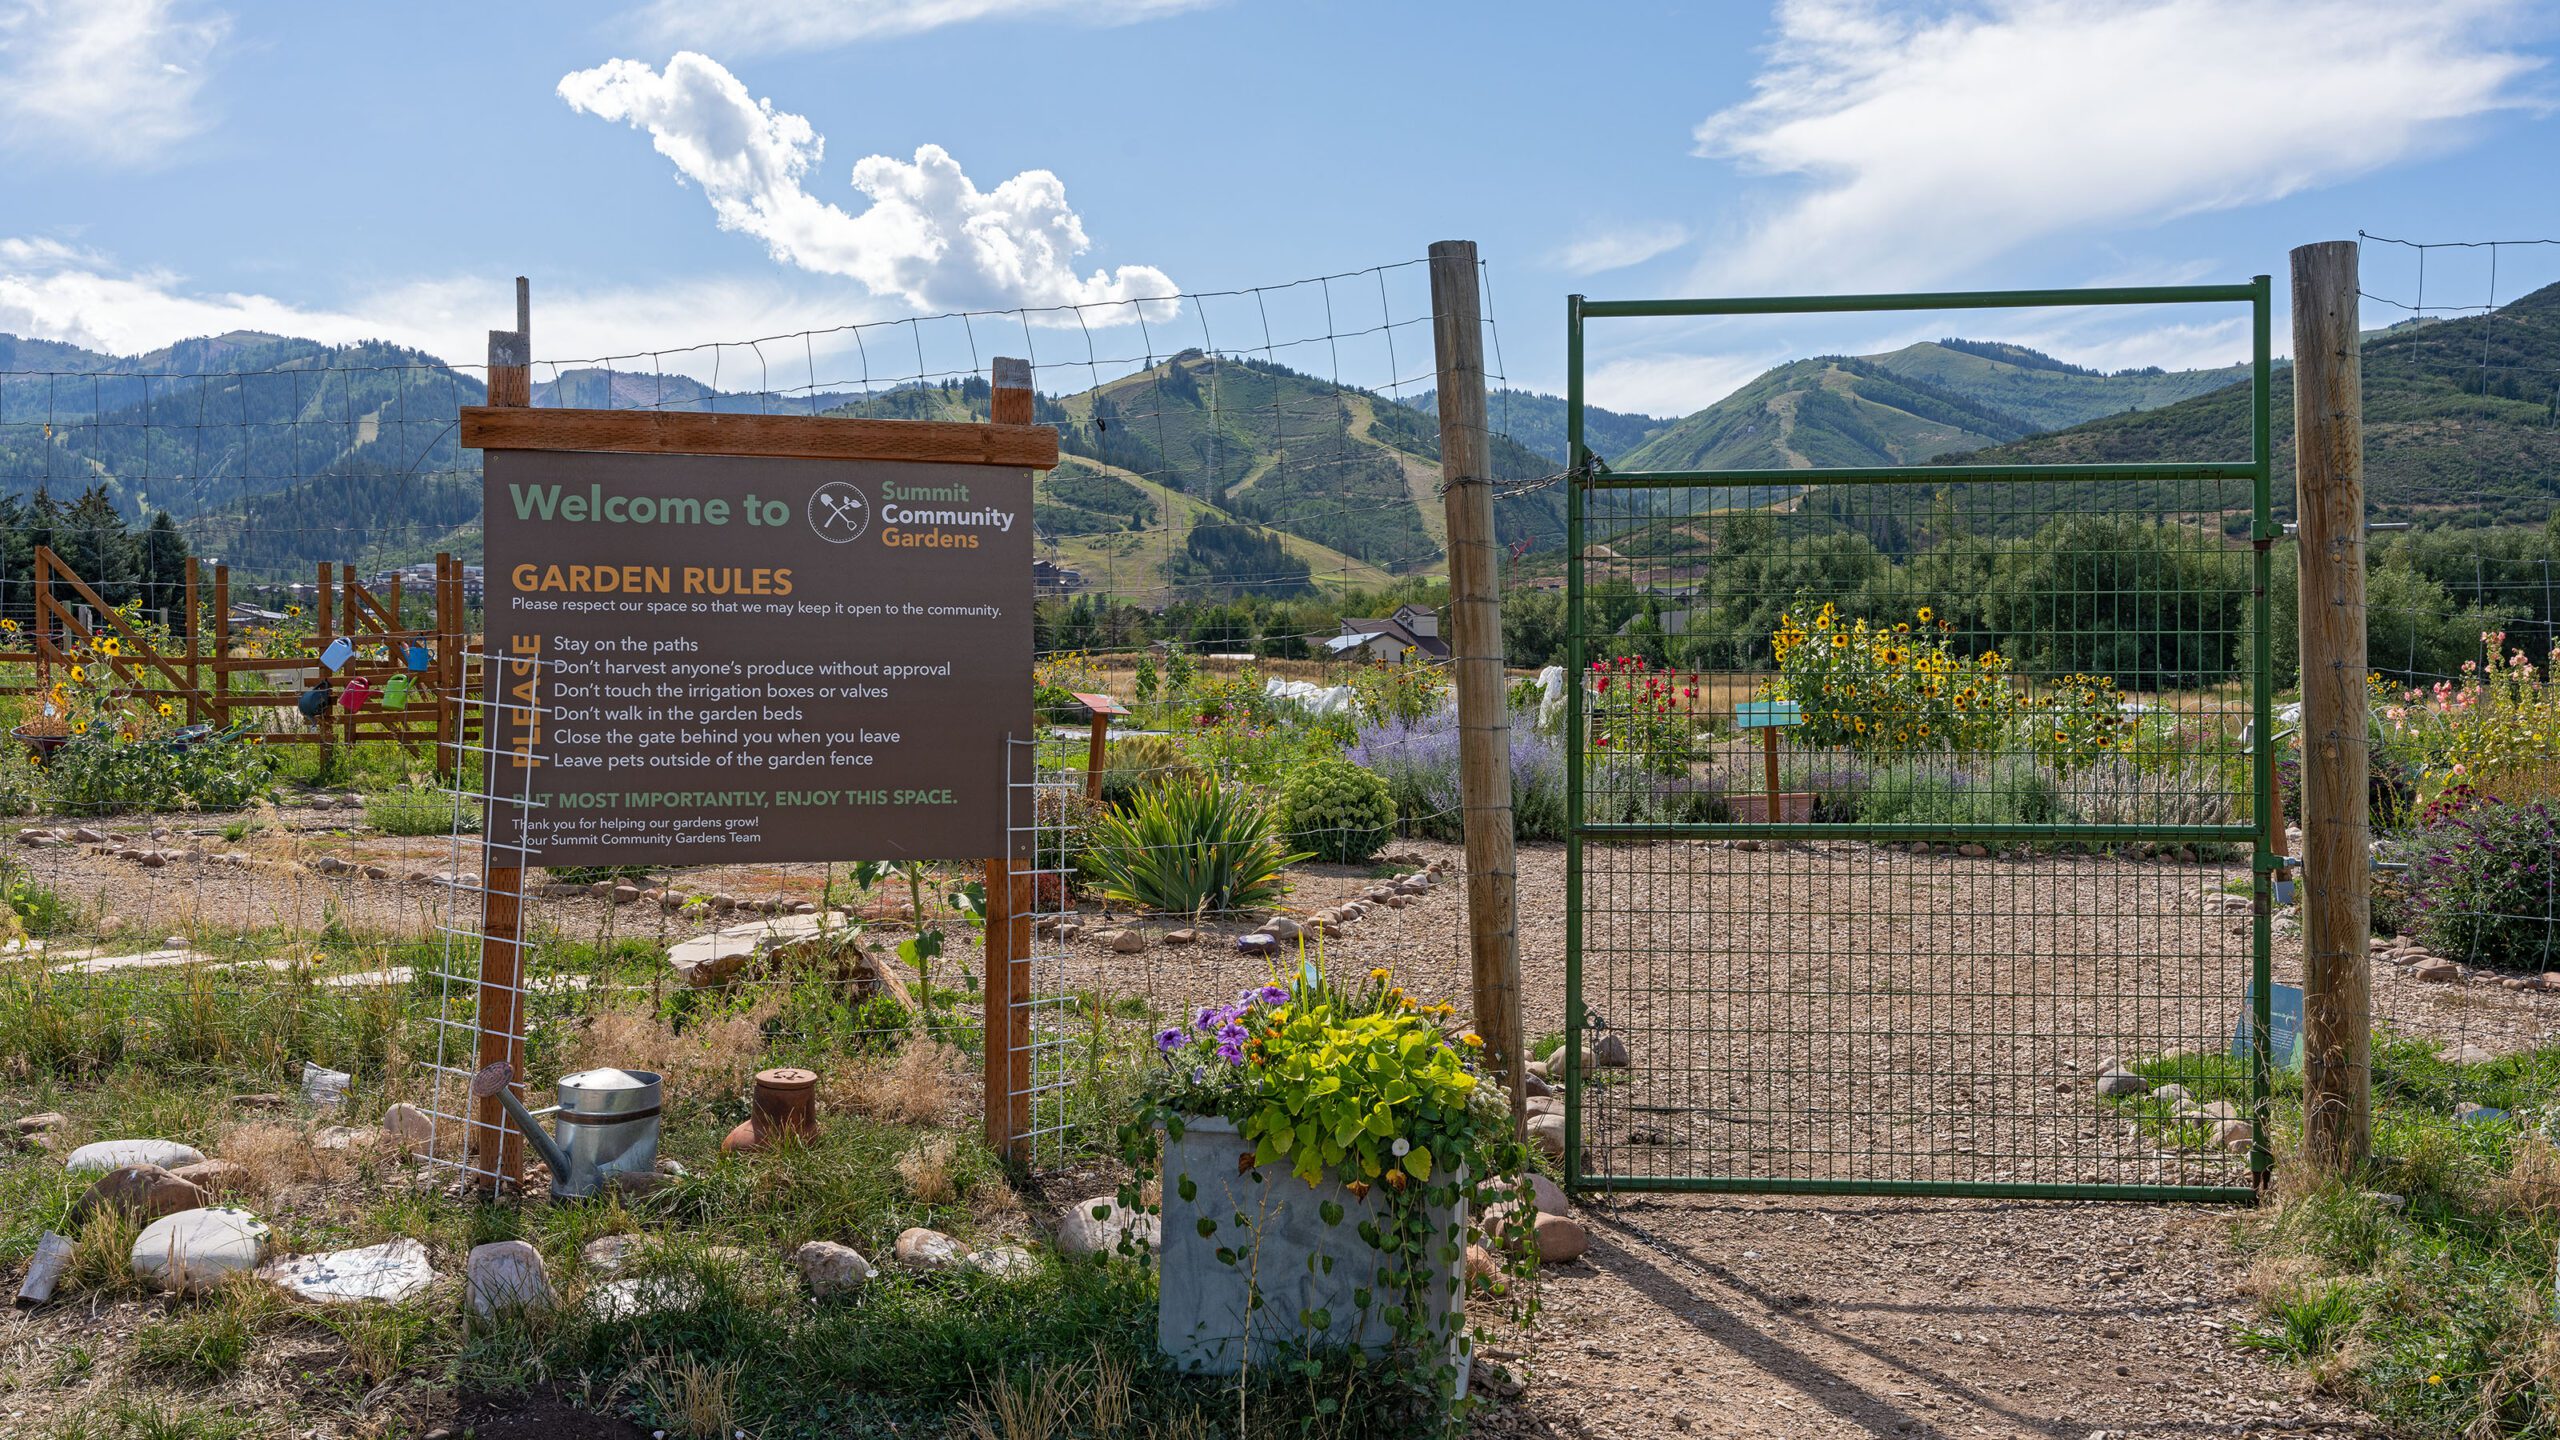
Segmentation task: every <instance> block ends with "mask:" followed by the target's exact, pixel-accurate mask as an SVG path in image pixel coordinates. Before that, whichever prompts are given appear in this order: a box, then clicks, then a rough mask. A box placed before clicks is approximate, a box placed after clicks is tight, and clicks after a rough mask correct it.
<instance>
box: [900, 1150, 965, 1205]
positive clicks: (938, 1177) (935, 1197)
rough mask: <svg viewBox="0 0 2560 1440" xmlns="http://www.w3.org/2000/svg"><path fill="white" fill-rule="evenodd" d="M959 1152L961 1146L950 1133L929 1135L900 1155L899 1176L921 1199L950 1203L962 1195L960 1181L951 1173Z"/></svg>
mask: <svg viewBox="0 0 2560 1440" xmlns="http://www.w3.org/2000/svg"><path fill="white" fill-rule="evenodd" d="M959 1155H960V1147H959V1145H958V1144H957V1143H956V1142H954V1141H953V1140H952V1138H951V1137H950V1136H948V1135H927V1136H925V1137H924V1138H922V1139H920V1140H918V1141H917V1142H916V1143H915V1147H914V1148H913V1149H911V1150H909V1151H907V1153H906V1154H904V1155H901V1156H899V1157H898V1178H899V1179H900V1180H901V1181H904V1182H905V1184H906V1187H907V1193H908V1194H909V1195H912V1196H914V1197H915V1198H916V1199H917V1200H918V1201H920V1202H922V1203H924V1204H927V1205H947V1204H949V1203H950V1202H952V1201H954V1200H957V1199H959V1198H960V1186H959V1182H958V1179H957V1177H955V1176H954V1175H953V1173H952V1171H953V1170H954V1168H955V1167H956V1162H957V1161H958V1159H959Z"/></svg>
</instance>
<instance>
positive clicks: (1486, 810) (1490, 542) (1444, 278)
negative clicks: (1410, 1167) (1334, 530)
mask: <svg viewBox="0 0 2560 1440" xmlns="http://www.w3.org/2000/svg"><path fill="white" fill-rule="evenodd" d="M1476 284H1477V278H1476V246H1475V242H1474V241H1472V240H1443V241H1439V242H1437V243H1435V244H1434V245H1432V247H1431V334H1432V341H1433V346H1434V348H1435V349H1436V350H1437V352H1438V356H1439V372H1440V375H1439V379H1440V399H1439V404H1440V476H1441V497H1442V503H1443V505H1444V506H1445V508H1446V512H1447V516H1448V525H1449V637H1450V649H1451V651H1452V652H1453V654H1454V656H1455V662H1456V663H1455V669H1456V671H1457V688H1458V767H1459V783H1460V787H1461V796H1462V799H1461V802H1460V803H1461V807H1462V810H1463V815H1464V820H1465V831H1466V843H1467V927H1468V932H1469V935H1468V938H1469V949H1470V951H1471V953H1472V955H1473V957H1474V975H1475V1005H1474V1009H1475V1022H1476V1030H1477V1032H1478V1033H1479V1034H1481V1035H1482V1036H1483V1037H1484V1046H1485V1049H1484V1053H1485V1061H1486V1063H1487V1064H1489V1065H1491V1066H1492V1067H1493V1072H1494V1073H1495V1074H1496V1075H1499V1076H1501V1077H1502V1079H1503V1083H1504V1085H1505V1086H1507V1087H1508V1088H1509V1090H1510V1092H1511V1117H1512V1124H1513V1125H1514V1126H1515V1127H1516V1126H1518V1125H1520V1124H1522V1123H1523V1122H1524V1117H1525V1112H1526V1108H1527V1099H1526V1096H1525V1095H1524V1094H1523V1091H1522V1082H1523V1077H1524V1076H1525V1075H1526V1074H1527V1071H1526V1070H1524V1069H1523V1068H1522V1064H1521V1062H1522V1061H1524V1060H1525V1059H1527V1058H1528V1057H1527V1056H1526V1055H1525V1054H1523V1053H1522V1051H1523V1037H1522V1036H1521V1033H1520V1031H1521V1020H1520V932H1519V924H1518V894H1517V880H1518V875H1519V866H1518V863H1517V859H1516V857H1515V855H1514V853H1513V846H1512V820H1511V714H1510V706H1509V702H1508V700H1507V699H1506V698H1505V696H1504V694H1503V676H1502V595H1501V582H1500V579H1499V577H1498V576H1497V575H1496V574H1495V571H1494V548H1495V543H1496V542H1495V538H1494V535H1495V532H1494V523H1493V478H1492V471H1493V465H1492V458H1493V457H1492V450H1493V445H1492V439H1491V437H1490V435H1489V434H1488V433H1487V431H1486V428H1485V426H1486V422H1485V390H1484V387H1485V380H1484V323H1483V311H1482V309H1481V305H1480V301H1479V297H1478V294H1477V290H1476Z"/></svg>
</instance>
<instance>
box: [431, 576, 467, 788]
mask: <svg viewBox="0 0 2560 1440" xmlns="http://www.w3.org/2000/svg"><path fill="white" fill-rule="evenodd" d="M452 569H453V557H452V556H451V555H449V554H446V553H444V552H443V551H438V552H436V582H435V593H434V597H433V598H434V609H435V620H434V624H435V640H434V642H433V644H432V645H431V646H430V648H429V650H428V656H429V659H428V661H427V688H428V689H429V691H431V692H432V693H433V694H434V696H435V706H436V773H437V774H439V775H455V771H454V768H453V767H454V750H453V747H454V716H455V715H457V714H459V713H460V711H461V708H462V707H461V706H460V704H459V703H458V700H459V697H458V696H457V695H456V694H455V693H454V681H453V680H452V678H451V675H450V668H451V666H452V663H453V650H454V646H455V645H456V644H458V643H459V641H458V639H457V638H456V636H455V634H454V631H455V630H456V629H457V628H459V627H458V626H457V625H456V624H455V622H454V619H453V612H452V610H451V609H450V606H451V604H452V600H453V596H452V595H451V593H450V587H451V584H452V576H451V574H450V573H449V572H450V571H451V570H452ZM455 778H456V779H457V781H458V780H459V778H460V777H459V776H458V775H457V776H455Z"/></svg>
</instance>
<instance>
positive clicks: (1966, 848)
mask: <svg viewBox="0 0 2560 1440" xmlns="http://www.w3.org/2000/svg"><path fill="white" fill-rule="evenodd" d="M1956 853H1957V854H1959V855H1962V856H1964V857H1965V858H1966V859H1968V860H1980V859H1982V858H1983V857H1984V856H1987V855H1989V854H1990V853H1991V852H1990V850H1989V849H1987V848H1985V847H1983V846H1980V845H1976V844H1974V843H1972V842H1971V841H1967V842H1965V843H1964V844H1962V845H1959V846H1957V847H1956Z"/></svg>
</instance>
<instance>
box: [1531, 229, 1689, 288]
mask: <svg viewBox="0 0 2560 1440" xmlns="http://www.w3.org/2000/svg"><path fill="white" fill-rule="evenodd" d="M1688 243H1689V227H1688V226H1686V225H1682V224H1678V223H1676V222H1673V221H1663V222H1660V223H1657V224H1646V225H1620V226H1614V227H1611V228H1610V229H1607V230H1602V231H1598V232H1595V233H1590V234H1585V235H1583V236H1582V237H1581V238H1579V239H1577V240H1575V241H1574V242H1573V243H1571V244H1569V245H1566V246H1564V247H1563V248H1562V249H1559V250H1558V251H1556V252H1555V255H1554V257H1553V259H1554V264H1555V266H1556V268H1557V269H1559V270H1562V271H1564V272H1565V273H1567V274H1569V275H1598V274H1601V273H1602V272H1604V271H1609V270H1624V269H1626V268H1627V267H1628V266H1630V265H1641V264H1643V263H1644V262H1646V261H1647V260H1652V259H1656V258H1658V257H1660V256H1663V255H1668V254H1670V253H1671V252H1672V251H1674V250H1677V249H1679V248H1680V247H1681V246H1683V245H1686V244H1688Z"/></svg>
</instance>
